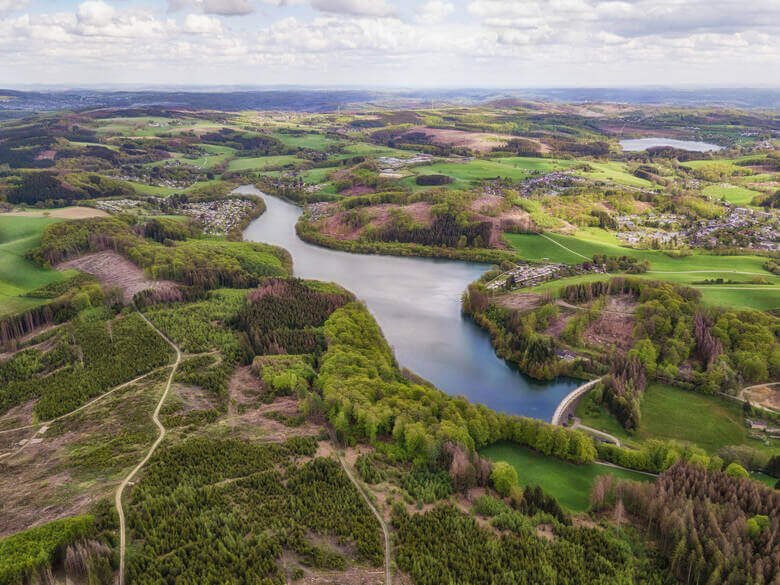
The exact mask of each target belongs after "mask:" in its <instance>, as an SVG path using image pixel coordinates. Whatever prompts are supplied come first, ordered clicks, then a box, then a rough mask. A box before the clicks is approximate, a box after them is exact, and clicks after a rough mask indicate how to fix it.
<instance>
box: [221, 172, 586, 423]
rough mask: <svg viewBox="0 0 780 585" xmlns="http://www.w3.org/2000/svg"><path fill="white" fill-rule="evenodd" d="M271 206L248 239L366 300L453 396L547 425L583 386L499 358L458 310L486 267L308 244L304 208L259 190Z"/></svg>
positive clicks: (401, 354) (389, 333) (423, 371)
mask: <svg viewBox="0 0 780 585" xmlns="http://www.w3.org/2000/svg"><path fill="white" fill-rule="evenodd" d="M236 192H238V193H245V194H254V195H262V196H263V199H265V202H266V206H267V209H266V211H265V213H264V214H263V215H261V216H260V217H259V218H258V219H256V220H254V221H253V222H252V223H251V224H249V226H247V228H246V229H245V230H244V238H245V239H246V240H250V241H254V242H266V243H269V244H274V245H276V246H281V247H283V248H285V249H287V250H288V251H289V252H290V254H292V257H293V267H294V271H295V276H298V277H300V278H312V279H316V280H324V281H329V282H336V283H338V284H340V285H342V286H344V287H345V288H347V289H349V290H350V291H352V292H353V293H355V295H356V296H357V297H358V299H360V300H361V301H363V302H364V303H365V304H366V306H367V307H368V309H369V310H370V311H371V313H372V314H373V315H374V317H375V318H376V320H377V322H378V323H379V325H380V327H381V328H382V331H383V333H384V334H385V337H386V338H387V340H388V342H389V343H390V345H391V346H392V348H393V350H394V351H395V355H396V358H397V359H398V362H399V363H400V364H401V366H403V367H406V368H409V369H410V370H411V371H413V372H414V373H416V374H418V375H420V376H422V377H423V378H425V379H427V380H430V381H431V382H433V383H434V384H435V385H436V387H437V388H439V389H440V390H443V391H445V392H447V393H448V394H451V395H463V396H465V397H466V398H468V399H469V400H470V401H472V402H479V403H482V404H484V405H486V406H488V407H490V408H492V409H494V410H497V411H500V412H506V413H509V414H520V415H524V416H530V417H535V418H540V419H543V420H550V417H551V416H552V414H553V412H554V411H555V407H556V406H557V405H558V403H559V402H560V400H561V399H562V398H563V397H564V396H566V395H567V394H568V393H569V392H571V391H572V390H573V389H574V388H576V387H577V386H578V385H579V382H577V381H576V380H573V379H570V378H559V379H557V380H555V381H552V382H538V381H535V380H533V379H531V378H529V377H527V376H525V375H524V374H522V373H520V372H519V371H517V370H516V369H515V368H513V367H511V366H510V365H509V364H507V363H506V362H505V361H504V360H502V359H500V358H499V357H497V356H496V354H495V352H494V351H493V347H492V346H491V344H490V337H489V335H488V334H487V333H486V332H485V331H483V330H482V329H480V328H479V327H477V326H476V325H475V324H474V323H473V322H472V321H471V320H470V319H468V318H465V317H463V316H462V315H461V312H460V298H461V294H462V293H463V291H464V290H465V289H466V286H467V285H468V284H469V283H470V282H472V281H474V280H476V279H477V278H479V275H480V274H481V273H482V272H484V271H485V269H486V268H487V267H486V266H485V265H484V264H475V263H470V262H458V261H453V260H437V259H428V258H408V257H395V256H378V255H367V254H351V253H348V252H341V251H338V250H331V249H328V248H322V247H319V246H313V245H311V244H307V243H306V242H304V241H302V240H301V239H299V238H298V236H297V235H296V233H295V224H296V222H297V221H298V217H299V216H300V215H301V209H300V208H299V207H297V206H295V205H292V204H290V203H287V202H286V201H283V200H281V199H278V198H276V197H271V196H268V195H265V194H263V193H261V192H260V191H258V190H257V189H256V188H255V187H252V186H244V187H240V188H239V189H237V190H236Z"/></svg>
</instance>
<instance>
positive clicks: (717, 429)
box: [576, 384, 777, 454]
mask: <svg viewBox="0 0 780 585" xmlns="http://www.w3.org/2000/svg"><path fill="white" fill-rule="evenodd" d="M641 410H642V422H641V425H640V427H639V429H637V430H635V431H632V432H629V431H626V430H625V429H624V428H623V427H622V426H620V424H619V423H618V422H617V420H616V419H615V417H613V416H612V415H611V414H610V413H609V412H608V411H607V410H606V408H604V407H603V406H601V405H594V404H592V403H591V402H590V399H589V396H586V397H585V398H583V400H581V401H580V403H579V404H578V405H577V410H576V415H577V417H579V418H580V419H581V420H582V423H583V424H584V425H587V426H589V427H593V428H594V429H598V430H601V431H604V432H606V433H610V434H611V435H615V436H616V437H617V438H618V439H620V441H621V442H623V443H626V444H627V445H630V446H633V447H639V446H640V445H641V444H642V443H643V442H644V441H647V440H650V439H661V440H675V441H680V442H684V443H690V444H691V445H695V446H696V447H700V448H701V449H704V450H705V451H707V453H709V454H714V453H715V452H717V450H718V449H720V448H721V447H725V446H727V445H749V446H751V447H754V448H757V449H761V450H771V449H773V448H776V447H777V442H775V443H776V444H775V445H774V446H772V445H770V446H767V445H765V444H764V443H762V442H761V441H757V440H755V439H752V438H750V437H749V436H748V430H747V426H746V425H745V419H744V415H743V414H742V408H741V406H740V404H739V403H737V402H735V401H732V400H729V399H728V398H724V397H721V396H710V395H707V394H700V393H697V392H692V391H689V390H682V389H680V388H676V387H674V386H669V385H666V384H650V385H649V386H648V387H647V389H646V390H645V393H644V396H643V397H642V407H641Z"/></svg>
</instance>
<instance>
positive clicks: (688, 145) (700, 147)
mask: <svg viewBox="0 0 780 585" xmlns="http://www.w3.org/2000/svg"><path fill="white" fill-rule="evenodd" d="M620 146H622V147H623V150H625V151H626V152H638V151H641V150H647V149H648V148H656V147H659V146H671V147H673V148H679V149H680V150H690V151H693V152H712V151H714V150H721V149H722V148H723V147H722V146H718V145H717V144H710V143H708V142H698V141H695V140H676V139H674V138H627V139H625V140H621V141H620Z"/></svg>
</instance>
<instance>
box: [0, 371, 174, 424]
mask: <svg viewBox="0 0 780 585" xmlns="http://www.w3.org/2000/svg"><path fill="white" fill-rule="evenodd" d="M169 367H170V366H162V367H160V368H155V369H153V370H149V371H148V372H146V373H145V374H142V375H141V376H138V377H137V378H133V379H132V380H129V381H127V382H123V383H122V384H120V385H119V386H114V387H113V388H111V390H109V391H108V392H104V393H103V394H101V395H100V396H96V397H95V398H93V399H92V400H90V401H89V402H87V403H86V404H82V405H81V406H79V407H78V408H77V409H75V410H71V411H70V412H66V413H65V414H62V415H60V416H58V417H57V418H53V419H51V420H44V421H41V422H38V423H34V424H31V425H24V426H23V427H14V428H13V429H3V430H0V435H2V434H3V433H12V432H14V431H23V430H24V429H35V428H38V427H42V426H44V425H50V424H51V423H53V422H57V421H58V420H62V419H64V418H68V417H69V416H73V415H74V414H76V413H77V412H81V411H82V410H84V409H85V408H88V407H90V406H92V405H93V404H95V403H96V402H100V401H101V400H103V399H104V398H106V397H107V396H110V395H111V394H113V393H114V392H116V391H117V390H121V389H122V388H126V387H127V386H130V385H131V384H135V383H136V382H138V381H140V380H143V379H144V378H146V376H149V375H151V374H153V373H155V372H157V371H159V370H164V369H167V368H169Z"/></svg>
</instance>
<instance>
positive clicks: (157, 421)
mask: <svg viewBox="0 0 780 585" xmlns="http://www.w3.org/2000/svg"><path fill="white" fill-rule="evenodd" d="M138 314H139V315H141V318H142V319H143V320H144V321H146V322H147V324H148V325H149V327H151V328H152V329H154V330H155V331H156V332H157V333H158V334H159V335H160V337H162V338H163V339H164V340H165V341H167V342H168V343H169V344H170V346H171V347H172V348H173V349H174V350H176V361H175V362H174V363H173V368H172V369H171V375H170V376H168V383H167V384H166V385H165V391H164V392H163V393H162V396H161V397H160V401H159V402H158V403H157V408H155V409H154V413H152V420H153V421H154V424H156V425H157V428H158V429H159V430H160V434H159V435H157V439H156V440H155V442H154V443H153V444H152V446H151V448H150V449H149V451H148V453H147V454H146V456H145V457H144V458H143V459H142V460H141V461H140V462H139V463H138V465H136V466H135V467H134V468H133V470H132V471H131V472H130V473H129V474H128V476H127V477H126V478H125V479H123V480H122V483H120V484H119V487H118V488H117V490H116V497H115V499H114V501H115V504H116V511H117V513H118V514H119V585H125V549H126V544H125V541H126V528H125V513H124V510H123V509H122V493H123V492H124V491H125V488H126V487H127V485H128V484H129V483H130V481H131V480H132V479H133V477H135V475H136V473H138V472H139V471H140V470H141V468H142V467H143V466H144V465H146V462H147V461H149V459H150V458H151V456H152V455H153V454H154V452H155V450H157V447H159V445H160V443H162V440H163V439H164V438H165V427H164V426H163V424H162V423H161V422H160V410H161V409H162V406H163V403H164V402H165V399H166V398H167V396H168V391H169V390H170V389H171V384H172V383H173V376H174V375H175V374H176V368H178V367H179V362H180V361H181V351H179V348H178V347H177V346H176V344H175V343H173V341H171V340H170V339H168V337H166V336H165V334H164V333H163V332H162V331H160V330H159V329H157V327H155V326H154V325H153V324H152V322H151V321H149V319H147V318H146V316H145V315H144V314H143V313H141V312H140V311H139V312H138Z"/></svg>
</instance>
